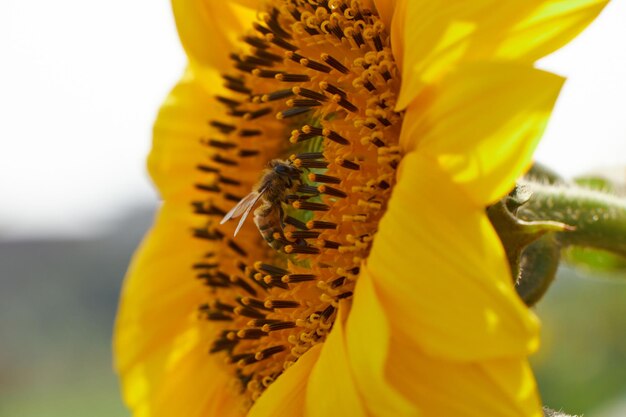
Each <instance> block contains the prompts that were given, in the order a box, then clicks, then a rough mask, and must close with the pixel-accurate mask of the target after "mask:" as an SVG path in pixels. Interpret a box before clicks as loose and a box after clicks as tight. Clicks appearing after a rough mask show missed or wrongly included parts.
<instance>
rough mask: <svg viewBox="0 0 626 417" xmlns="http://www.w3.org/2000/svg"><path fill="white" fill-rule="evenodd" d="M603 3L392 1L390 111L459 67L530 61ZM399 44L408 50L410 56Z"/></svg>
mask: <svg viewBox="0 0 626 417" xmlns="http://www.w3.org/2000/svg"><path fill="white" fill-rule="evenodd" d="M607 1H608V0H575V1H568V0H511V1H506V2H501V1H496V0H475V1H471V2H470V1H464V0H446V1H443V0H438V1H427V0H416V1H413V0H398V1H397V3H396V10H395V13H394V18H393V21H392V39H393V50H394V56H395V58H396V60H397V61H398V65H399V66H400V68H401V69H402V76H403V85H402V89H401V91H400V96H399V98H398V103H397V106H396V108H397V109H403V108H405V107H406V106H408V105H409V103H410V102H411V101H412V100H413V99H414V98H415V97H416V96H417V95H418V94H419V92H420V91H421V89H422V88H423V87H424V86H425V85H426V84H429V83H431V82H433V81H436V80H437V79H439V78H440V77H442V76H443V75H445V73H446V72H447V71H449V70H451V69H454V67H455V66H456V64H458V63H459V62H462V61H467V60H470V61H477V60H488V59H512V60H520V61H523V62H526V63H530V62H533V61H534V60H536V59H538V58H540V57H542V56H544V55H546V54H548V53H550V52H552V51H554V50H556V49H558V48H560V47H561V46H563V45H564V44H566V43H567V42H569V41H570V40H571V39H572V38H574V37H575V36H576V35H577V34H578V33H580V32H581V31H582V30H583V29H584V28H585V27H586V26H587V25H588V24H589V23H590V22H591V21H593V19H595V17H596V16H597V15H598V13H599V12H600V11H601V10H602V8H603V7H604V6H605V5H606V3H607ZM404 45H411V48H410V53H407V52H406V51H405V48H404Z"/></svg>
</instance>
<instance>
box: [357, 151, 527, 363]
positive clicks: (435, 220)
mask: <svg viewBox="0 0 626 417" xmlns="http://www.w3.org/2000/svg"><path fill="white" fill-rule="evenodd" d="M368 265H369V271H370V272H371V275H372V277H373V280H374V282H375V286H376V290H377V293H378V294H379V298H380V300H381V303H382V305H383V308H384V310H385V311H386V312H387V317H388V319H389V321H390V322H391V323H398V324H399V325H400V330H401V331H402V333H403V334H404V337H405V338H406V339H407V340H410V341H411V343H413V344H415V345H417V346H419V347H420V349H422V350H423V351H424V352H425V353H427V354H429V355H432V356H438V357H443V358H450V359H455V360H484V359H489V358H497V357H506V356H523V355H526V354H528V353H530V352H532V351H534V350H535V349H536V348H537V345H538V331H539V325H538V321H537V319H536V318H535V316H534V315H533V314H532V313H531V312H530V311H529V310H528V309H527V308H526V307H525V306H524V304H523V303H522V302H521V300H520V299H519V297H518V296H517V294H516V293H515V290H514V289H513V283H512V278H511V275H510V271H509V268H508V264H507V261H506V258H505V255H504V250H503V248H502V246H501V244H500V240H499V239H498V236H497V235H496V233H495V231H494V230H493V228H492V226H491V224H490V223H489V220H488V219H487V217H486V215H485V213H484V209H483V208H482V207H477V206H476V205H475V203H474V202H473V201H471V200H469V199H468V198H467V196H466V195H465V193H464V192H463V190H462V189H461V188H459V187H458V186H457V185H456V184H454V183H453V182H452V180H451V179H450V178H449V176H448V173H446V172H445V171H443V170H442V169H441V168H440V167H439V165H438V163H437V161H435V160H433V159H431V158H430V157H428V156H426V155H422V154H420V153H418V152H413V153H410V154H408V155H406V156H405V157H404V159H403V161H402V163H401V165H400V172H399V174H398V183H397V185H396V186H395V188H394V190H393V194H392V196H391V199H390V201H389V205H388V208H387V211H386V212H385V215H384V216H383V218H382V219H381V222H380V224H379V230H378V233H377V234H376V239H375V240H374V243H373V246H372V250H371V252H370V256H369V258H368Z"/></svg>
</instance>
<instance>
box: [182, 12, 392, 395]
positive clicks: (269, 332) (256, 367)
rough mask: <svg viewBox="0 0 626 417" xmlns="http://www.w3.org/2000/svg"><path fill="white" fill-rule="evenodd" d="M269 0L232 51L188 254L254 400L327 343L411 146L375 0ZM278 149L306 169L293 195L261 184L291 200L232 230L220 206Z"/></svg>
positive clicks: (243, 191) (202, 168) (250, 185)
mask: <svg viewBox="0 0 626 417" xmlns="http://www.w3.org/2000/svg"><path fill="white" fill-rule="evenodd" d="M265 4H266V9H265V10H264V11H263V12H262V13H260V14H259V15H258V21H256V22H255V23H254V24H253V25H252V27H251V28H250V29H249V32H247V33H244V34H242V36H241V38H240V39H241V45H240V50H238V51H236V52H233V53H232V54H231V55H230V57H231V59H232V70H231V71H229V72H228V73H226V74H223V80H224V81H223V85H224V87H225V89H224V91H226V92H225V93H222V94H220V95H219V96H217V97H215V106H216V107H215V108H216V109H219V110H216V111H214V112H213V114H212V116H211V120H208V123H207V136H206V137H205V138H201V139H200V140H199V149H200V151H199V152H202V155H203V161H202V163H200V164H199V165H198V167H197V168H198V177H197V183H196V184H194V186H195V189H196V191H197V192H198V193H201V196H202V198H199V199H197V201H192V202H191V206H192V209H193V211H194V213H196V214H197V215H198V218H199V219H200V220H199V225H198V227H197V228H196V229H194V230H193V236H194V237H195V238H198V239H201V240H204V241H205V242H206V248H207V249H206V251H205V253H203V254H202V256H199V259H198V262H197V263H195V264H194V265H193V266H192V270H193V272H194V273H195V275H196V277H197V279H199V280H201V282H202V283H203V284H204V285H205V286H206V292H205V294H204V297H205V302H204V303H203V304H202V305H201V306H200V307H199V309H198V316H199V318H200V320H203V321H206V323H207V326H206V329H207V330H206V331H207V339H206V340H207V351H208V352H210V353H211V354H212V355H213V356H216V357H221V358H222V359H221V361H222V362H223V363H225V365H224V366H225V367H226V372H230V373H231V374H232V375H233V381H234V387H235V388H236V389H237V390H239V391H240V392H241V394H242V396H243V398H244V399H246V401H247V403H248V404H251V403H252V402H254V401H255V400H256V399H257V398H258V397H259V395H261V394H262V392H263V391H264V390H265V389H266V388H267V387H268V386H269V385H270V384H271V383H272V381H275V380H276V378H279V377H280V375H281V374H282V373H283V372H284V370H285V369H287V368H288V367H290V366H291V365H293V364H294V363H295V362H296V361H297V360H298V358H299V357H300V356H302V355H303V354H305V353H306V352H307V351H308V350H309V349H310V348H311V347H312V346H314V345H316V344H318V343H323V342H324V340H325V339H326V336H327V335H328V332H329V331H330V330H331V329H332V326H333V323H334V320H335V317H336V314H337V310H338V308H339V304H340V302H341V303H345V302H350V300H351V298H352V297H353V291H354V285H355V282H356V280H357V279H358V274H359V270H360V266H361V263H362V262H363V260H364V259H367V256H368V253H369V250H370V246H371V243H372V240H373V239H374V238H375V234H376V231H377V227H378V222H379V220H380V218H381V216H382V215H383V213H384V212H385V208H386V205H387V201H388V199H389V196H390V194H391V190H392V188H393V185H394V178H395V170H396V168H397V166H398V163H399V161H400V159H401V157H402V155H401V151H400V149H399V148H398V137H399V132H400V128H401V123H402V117H403V115H402V114H401V113H397V112H395V111H394V107H395V100H396V96H397V92H398V88H399V82H400V80H399V76H398V74H399V71H398V68H397V67H396V64H395V61H394V58H393V55H392V53H391V48H390V40H389V33H388V31H387V29H386V28H385V26H384V24H383V23H382V21H381V20H380V18H379V17H378V16H377V14H376V11H375V10H372V9H370V8H369V7H371V6H369V5H370V4H371V3H370V2H362V1H359V0H268V1H267V2H265ZM207 41H208V40H207ZM225 53H227V52H225ZM272 159H282V160H284V161H287V162H288V163H290V164H292V166H294V167H296V168H298V169H299V170H300V172H301V175H300V178H298V179H294V182H295V185H294V188H293V190H292V191H291V192H290V193H289V194H288V195H277V196H274V195H272V196H271V197H270V193H269V192H268V193H267V194H266V195H262V196H261V198H262V199H270V198H279V199H281V200H280V201H278V202H275V204H274V206H273V209H272V210H268V211H267V212H266V213H264V214H263V218H262V219H261V221H260V222H258V223H257V225H255V223H254V222H253V221H251V220H252V219H248V221H246V222H244V224H243V227H242V229H241V232H240V233H239V234H238V235H237V236H233V235H234V233H233V232H234V230H235V227H236V223H237V222H236V221H235V222H232V221H231V222H227V223H225V224H220V220H221V219H222V217H224V215H225V214H226V213H227V212H228V210H230V209H231V208H232V207H234V206H235V204H237V202H239V201H240V200H242V199H243V198H245V197H246V195H249V193H250V192H251V191H254V190H255V187H257V186H258V185H255V184H256V183H257V181H259V179H260V178H261V176H262V175H263V172H264V170H266V169H267V166H268V162H269V161H270V160H272ZM274 194H275V193H274ZM260 201H263V200H260ZM278 207H280V209H278ZM251 217H255V215H252V216H251ZM257 226H258V227H257ZM266 241H267V243H270V244H269V245H268V244H267V243H266Z"/></svg>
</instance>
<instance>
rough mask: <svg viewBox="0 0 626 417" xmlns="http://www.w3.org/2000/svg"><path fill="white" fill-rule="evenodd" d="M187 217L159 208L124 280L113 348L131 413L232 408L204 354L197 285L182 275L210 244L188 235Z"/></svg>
mask: <svg viewBox="0 0 626 417" xmlns="http://www.w3.org/2000/svg"><path fill="white" fill-rule="evenodd" d="M189 217H190V215H189V214H187V213H185V212H183V211H182V210H181V209H179V208H177V207H172V206H169V205H167V204H166V205H165V206H164V207H163V208H162V210H161V212H160V214H159V216H158V219H157V221H156V224H155V226H154V228H153V230H152V232H150V234H149V235H148V237H147V238H146V239H145V241H144V243H143V244H142V246H141V249H140V250H139V252H138V253H137V254H136V255H135V257H134V259H133V262H132V265H131V267H130V269H129V272H128V276H127V277H126V281H125V284H124V289H123V293H122V298H121V302H120V307H119V311H118V316H117V321H116V325H115V336H114V348H115V358H116V369H117V372H118V373H119V374H120V377H121V381H122V390H123V393H124V398H125V401H126V402H127V404H128V405H129V407H130V408H131V409H132V410H134V411H135V413H136V414H135V415H136V416H146V417H157V416H159V417H160V416H163V417H169V416H171V415H175V414H177V413H179V412H180V413H182V414H184V415H187V416H202V415H205V414H203V413H204V410H206V409H213V410H214V409H216V408H218V409H221V408H223V409H224V410H226V411H224V412H223V413H229V411H228V410H231V409H233V408H232V407H235V408H234V409H236V406H233V403H234V399H233V397H232V395H231V393H230V391H226V389H225V384H224V383H223V382H224V381H223V380H222V379H221V377H220V375H221V374H220V372H221V371H220V369H219V365H218V362H217V361H214V360H212V358H210V357H209V355H208V353H207V346H208V345H209V341H207V340H202V339H201V335H207V334H210V331H208V329H207V328H205V326H208V325H209V324H208V323H203V322H200V321H199V320H197V317H196V316H197V308H198V306H199V305H200V303H201V302H202V298H203V297H202V295H203V288H202V286H201V284H200V283H199V282H198V281H197V280H194V279H191V278H190V279H186V277H185V274H184V271H186V270H188V269H189V266H190V265H191V264H192V263H193V262H194V261H195V259H196V255H197V253H201V251H202V250H208V249H207V243H204V242H199V241H198V240H194V239H191V238H190V237H189V224H190V222H191V221H190V219H189ZM181 271H183V272H182V273H183V275H182V277H183V278H182V279H181ZM183 381H185V382H188V381H194V383H193V384H189V383H183ZM219 381H221V382H219ZM222 406H223V407H222ZM175 411H176V412H175ZM223 413H222V414H223ZM228 415H232V414H228Z"/></svg>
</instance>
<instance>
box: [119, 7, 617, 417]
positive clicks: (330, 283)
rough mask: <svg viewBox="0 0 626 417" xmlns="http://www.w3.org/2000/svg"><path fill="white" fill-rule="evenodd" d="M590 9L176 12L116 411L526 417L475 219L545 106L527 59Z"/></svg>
mask: <svg viewBox="0 0 626 417" xmlns="http://www.w3.org/2000/svg"><path fill="white" fill-rule="evenodd" d="M604 4H605V1H599V0H577V1H574V0H568V1H557V0H511V1H506V2H502V1H494V0H471V1H469V0H446V1H432V0H430V1H424V0H411V1H409V0H396V1H393V0H377V1H368V0H266V1H255V0H239V1H235V0H230V1H229V0H222V1H213V0H174V1H173V9H174V15H175V18H176V22H177V27H178V31H179V35H180V38H181V40H182V43H183V46H184V48H185V51H186V52H187V55H188V59H189V63H188V66H187V69H186V71H185V74H184V76H183V77H182V79H181V81H180V82H179V83H178V85H177V86H176V87H175V88H174V89H173V90H172V92H171V93H170V95H169V96H168V98H167V99H166V101H165V103H164V104H163V106H162V108H161V110H160V112H159V115H158V118H157V121H156V123H155V126H154V144H153V149H152V152H151V154H150V157H149V170H150V174H151V176H152V178H153V180H154V182H155V184H156V186H157V187H158V189H159V191H160V193H161V196H162V198H163V204H162V207H161V209H160V211H159V214H158V216H157V219H156V221H155V224H154V227H153V228H152V231H151V232H150V233H149V235H148V236H147V237H146V239H145V241H144V242H143V244H142V246H141V248H140V249H139V251H138V253H137V254H136V255H135V258H134V260H133V262H132V265H131V267H130V270H129V272H128V276H127V279H126V282H125V285H124V289H123V294H122V298H121V303H120V309H119V314H118V318H117V323H116V329H115V355H116V368H117V371H118V373H119V375H120V378H121V380H122V386H123V393H124V398H125V401H126V402H127V404H128V405H129V407H130V408H131V409H132V410H133V412H134V415H135V416H163V417H171V416H177V415H181V416H188V417H193V416H207V417H209V416H244V415H248V416H255V417H257V416H283V415H284V416H299V415H306V416H335V415H338V416H413V415H416V416H417V415H420V416H455V417H458V416H481V417H482V416H540V415H541V414H542V413H541V406H540V400H539V398H538V394H537V390H536V386H535V382H534V379H533V375H532V372H531V371H530V369H529V366H528V363H527V360H526V357H527V356H528V355H529V354H530V353H532V352H533V351H535V350H536V349H537V346H538V331H539V325H538V321H537V319H536V318H535V316H534V315H533V314H532V313H531V312H530V311H529V310H528V309H527V308H526V307H525V306H524V305H523V303H522V302H521V301H520V299H519V298H518V296H517V295H516V293H515V291H514V288H513V285H512V280H511V276H510V271H509V269H508V266H507V262H506V258H505V255H504V252H503V248H502V246H501V243H500V241H499V240H498V237H497V235H496V234H495V232H494V230H493V228H492V227H491V225H490V223H489V221H488V219H487V217H486V215H485V210H484V208H485V207H486V206H487V205H488V204H490V203H493V202H494V201H496V200H498V199H500V198H501V197H502V196H503V195H504V194H506V192H507V191H509V190H510V189H511V187H512V186H513V184H514V181H515V179H516V178H518V177H519V176H520V175H521V174H522V173H523V171H524V170H525V169H526V168H527V167H528V165H529V163H530V159H531V155H532V152H533V149H534V148H535V146H536V144H537V141H538V139H539V137H540V136H541V133H542V131H543V129H544V127H545V124H546V122H547V119H548V117H549V114H550V112H551V109H552V106H553V104H554V101H555V100H556V97H557V95H558V92H559V90H560V88H561V86H562V83H563V79H562V78H560V77H558V76H556V75H553V74H550V73H546V72H543V71H540V70H537V69H535V68H533V66H532V64H533V62H534V61H535V60H536V59H538V58H539V57H541V56H544V55H546V54H547V53H549V52H551V51H554V50H555V49H557V48H559V47H561V46H562V45H563V44H565V43H566V42H568V41H569V40H570V39H571V38H573V37H574V36H575V35H576V34H577V33H579V32H580V31H581V30H582V29H583V28H584V27H585V26H586V25H587V24H588V23H589V22H590V21H591V20H593V18H594V17H595V16H596V15H597V14H598V13H599V12H600V10H601V9H602V7H603V6H604ZM268 163H270V165H269V168H268ZM277 166H282V167H283V168H284V167H287V168H288V169H289V171H290V172H291V173H295V174H293V175H290V176H286V175H284V173H283V174H282V175H281V172H282V171H280V169H279V168H276V167H277ZM272 175H273V176H272ZM270 177H271V178H279V179H280V180H281V181H282V182H270V183H271V185H272V186H273V187H274V188H272V190H273V191H272V193H270V192H269V191H268V188H267V187H263V186H262V184H265V182H264V181H267V180H268V178H270ZM259 181H261V183H259ZM251 192H252V193H253V194H250V193H251ZM255 192H256V193H257V194H254V193H255ZM246 196H250V197H248V198H249V199H252V197H255V198H256V197H258V199H259V201H261V202H262V204H263V205H262V208H261V209H257V210H256V211H255V215H254V216H253V217H254V218H255V219H254V220H255V221H254V222H253V221H244V222H243V223H242V229H241V231H240V232H239V234H237V236H234V231H235V228H236V226H237V221H234V222H226V223H225V224H221V223H222V219H223V218H224V216H226V215H227V212H228V211H229V210H231V209H232V208H233V207H234V206H235V205H237V204H238V203H239V202H240V201H242V199H245V198H246ZM255 223H256V224H255ZM257 226H258V227H257ZM266 241H267V242H266ZM267 243H269V245H268V244H267Z"/></svg>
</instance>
